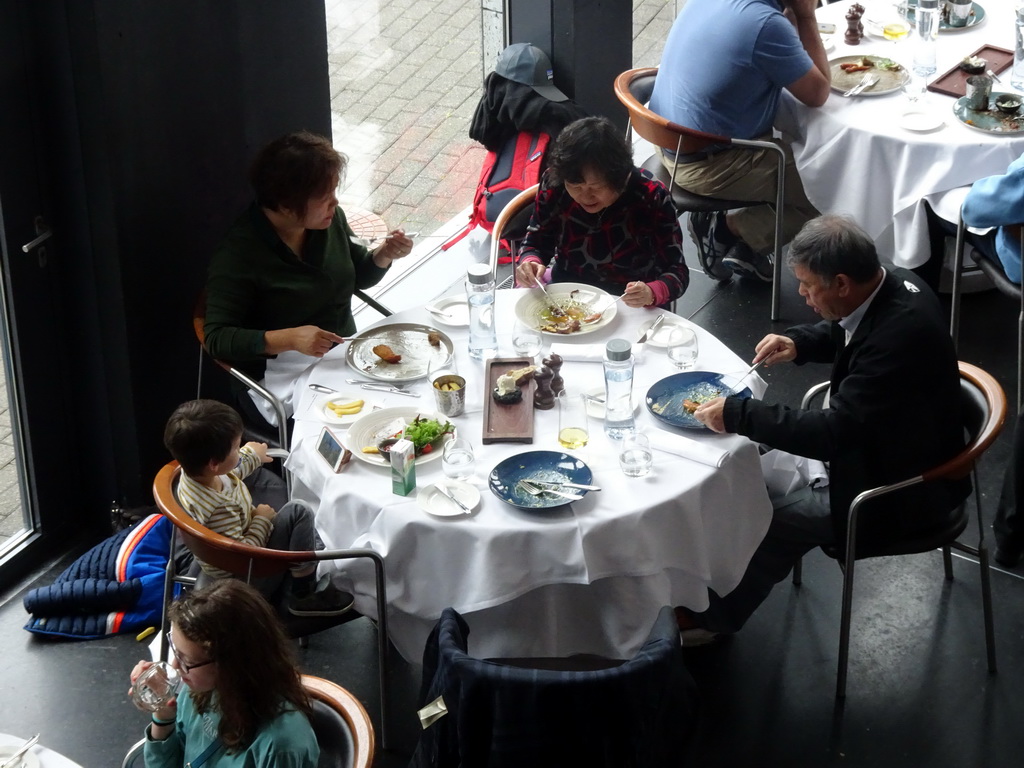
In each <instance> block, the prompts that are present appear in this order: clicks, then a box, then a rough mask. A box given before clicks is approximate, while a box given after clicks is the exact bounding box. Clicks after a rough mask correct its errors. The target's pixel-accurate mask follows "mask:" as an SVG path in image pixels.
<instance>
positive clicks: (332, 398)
mask: <svg viewBox="0 0 1024 768" xmlns="http://www.w3.org/2000/svg"><path fill="white" fill-rule="evenodd" d="M364 394H366V390H362V389H361V390H359V391H358V392H339V393H338V394H336V395H328V396H327V397H325V398H324V400H323V405H321V406H320V418H321V419H323V420H324V421H326V422H327V423H328V424H340V425H341V426H344V427H347V426H348V425H349V424H352V423H354V422H356V421H358V420H359V418H360V417H361V416H365V415H366V414H368V413H369V412H370V411H372V410H373V406H374V403H373V401H371V400H367V399H366V398H365V397H364V396H363V395H364ZM355 400H362V401H363V409H362V410H361V411H359V413H351V414H348V415H346V416H340V415H338V414H337V413H335V412H334V411H332V410H331V409H330V408H328V407H327V404H328V403H351V402H353V401H355Z"/></svg>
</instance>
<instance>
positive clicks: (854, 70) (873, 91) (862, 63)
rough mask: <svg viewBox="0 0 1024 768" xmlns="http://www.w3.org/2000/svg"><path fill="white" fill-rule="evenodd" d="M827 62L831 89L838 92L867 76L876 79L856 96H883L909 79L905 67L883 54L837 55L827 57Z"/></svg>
mask: <svg viewBox="0 0 1024 768" xmlns="http://www.w3.org/2000/svg"><path fill="white" fill-rule="evenodd" d="M828 64H829V66H830V67H831V68H832V90H833V91H838V92H839V93H845V92H846V91H848V90H850V89H851V88H853V87H854V86H855V85H857V84H858V83H860V81H861V80H863V79H864V78H865V77H868V76H871V77H877V78H878V80H877V82H876V83H875V84H874V85H872V86H870V87H868V88H865V89H864V90H863V91H861V92H860V93H859V94H857V95H858V96H884V95H885V94H887V93H893V92H895V91H898V90H900V89H901V88H903V86H904V85H905V84H906V83H907V81H908V80H910V72H908V71H907V68H906V67H904V66H903V65H902V64H900V63H899V62H896V61H893V60H892V59H887V58H885V57H884V56H839V57H837V58H835V59H829V62H828Z"/></svg>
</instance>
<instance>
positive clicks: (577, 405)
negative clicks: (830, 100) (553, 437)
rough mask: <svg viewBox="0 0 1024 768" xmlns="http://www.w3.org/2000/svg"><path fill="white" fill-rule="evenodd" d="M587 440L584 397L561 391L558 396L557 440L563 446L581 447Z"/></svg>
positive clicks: (588, 435)
mask: <svg viewBox="0 0 1024 768" xmlns="http://www.w3.org/2000/svg"><path fill="white" fill-rule="evenodd" d="M589 440H590V429H589V425H588V423H587V401H586V399H584V397H583V395H570V394H568V393H566V392H562V394H561V395H559V396H558V442H559V443H561V445H562V447H563V448H582V447H583V446H585V445H586V444H587V442H588V441H589Z"/></svg>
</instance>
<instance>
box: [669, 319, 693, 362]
mask: <svg viewBox="0 0 1024 768" xmlns="http://www.w3.org/2000/svg"><path fill="white" fill-rule="evenodd" d="M667 347H668V359H669V360H670V361H671V362H672V365H674V366H675V367H676V368H678V369H679V370H681V371H688V370H690V369H692V368H693V367H694V366H696V365H697V334H695V333H694V332H693V331H692V330H691V329H689V328H686V327H685V326H681V325H680V326H676V327H675V328H673V329H672V330H671V331H669V334H668V343H667Z"/></svg>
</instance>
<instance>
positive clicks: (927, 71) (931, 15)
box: [914, 0, 939, 77]
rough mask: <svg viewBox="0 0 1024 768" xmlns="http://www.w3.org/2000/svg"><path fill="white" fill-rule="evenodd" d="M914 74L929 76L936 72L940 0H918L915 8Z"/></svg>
mask: <svg viewBox="0 0 1024 768" xmlns="http://www.w3.org/2000/svg"><path fill="white" fill-rule="evenodd" d="M914 29H915V30H916V32H917V36H916V39H915V40H914V74H915V75H919V76H921V77H928V76H929V75H934V74H935V69H936V66H935V49H936V48H937V47H938V39H939V3H938V0H917V7H916V8H915V9H914Z"/></svg>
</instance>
